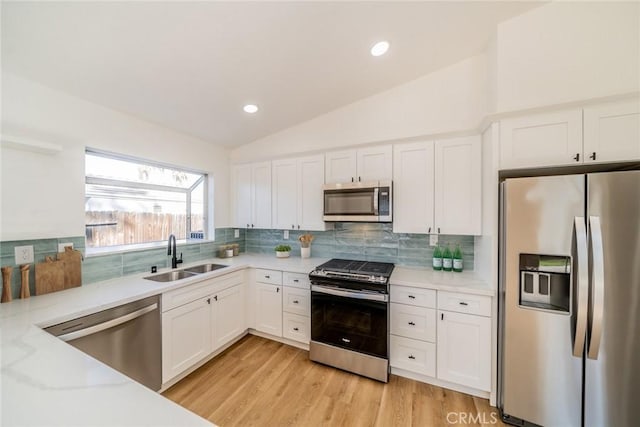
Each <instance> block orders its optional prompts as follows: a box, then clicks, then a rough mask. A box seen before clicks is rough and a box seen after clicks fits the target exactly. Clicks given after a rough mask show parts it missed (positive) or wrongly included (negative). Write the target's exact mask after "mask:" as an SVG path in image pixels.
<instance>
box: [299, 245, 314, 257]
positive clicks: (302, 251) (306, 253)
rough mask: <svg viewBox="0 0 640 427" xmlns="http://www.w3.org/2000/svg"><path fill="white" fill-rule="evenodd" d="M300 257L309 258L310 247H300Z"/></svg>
mask: <svg viewBox="0 0 640 427" xmlns="http://www.w3.org/2000/svg"><path fill="white" fill-rule="evenodd" d="M300 257H301V258H311V247H308V248H300Z"/></svg>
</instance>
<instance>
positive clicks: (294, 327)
mask: <svg viewBox="0 0 640 427" xmlns="http://www.w3.org/2000/svg"><path fill="white" fill-rule="evenodd" d="M282 323H283V326H282V336H283V337H284V338H287V339H290V340H293V341H298V342H301V343H304V344H309V340H310V337H311V320H310V318H309V316H301V315H299V314H293V313H288V312H286V311H285V312H283V313H282Z"/></svg>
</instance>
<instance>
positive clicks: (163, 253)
mask: <svg viewBox="0 0 640 427" xmlns="http://www.w3.org/2000/svg"><path fill="white" fill-rule="evenodd" d="M164 257H167V250H166V249H165V248H163V249H147V250H143V251H135V252H125V253H123V254H122V263H123V264H125V265H127V264H139V263H142V262H146V261H147V260H149V259H154V260H156V259H161V258H164Z"/></svg>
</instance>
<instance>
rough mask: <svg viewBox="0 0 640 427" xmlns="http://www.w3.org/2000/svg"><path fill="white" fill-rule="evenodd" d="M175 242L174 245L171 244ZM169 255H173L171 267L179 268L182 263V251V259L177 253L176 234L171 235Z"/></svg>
mask: <svg viewBox="0 0 640 427" xmlns="http://www.w3.org/2000/svg"><path fill="white" fill-rule="evenodd" d="M171 242H173V246H172V245H171ZM167 255H173V256H172V257H171V268H177V267H178V264H182V252H180V259H178V256H177V254H176V236H174V235H173V234H172V235H170V236H169V248H168V249H167Z"/></svg>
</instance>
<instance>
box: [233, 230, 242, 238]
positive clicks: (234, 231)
mask: <svg viewBox="0 0 640 427" xmlns="http://www.w3.org/2000/svg"><path fill="white" fill-rule="evenodd" d="M233 237H234V238H236V239H239V238H240V230H239V229H237V228H236V229H235V230H233Z"/></svg>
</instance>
